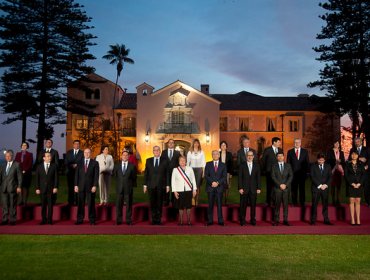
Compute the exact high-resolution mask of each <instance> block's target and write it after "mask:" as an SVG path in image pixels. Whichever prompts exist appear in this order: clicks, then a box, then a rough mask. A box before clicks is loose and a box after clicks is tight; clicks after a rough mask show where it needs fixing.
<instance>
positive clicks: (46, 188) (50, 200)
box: [36, 163, 59, 223]
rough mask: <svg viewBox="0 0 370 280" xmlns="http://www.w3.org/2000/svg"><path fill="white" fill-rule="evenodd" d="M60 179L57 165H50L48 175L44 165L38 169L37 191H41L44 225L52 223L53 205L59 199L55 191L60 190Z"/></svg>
mask: <svg viewBox="0 0 370 280" xmlns="http://www.w3.org/2000/svg"><path fill="white" fill-rule="evenodd" d="M58 179H59V178H58V169H57V166H56V164H55V163H51V164H50V165H49V169H48V173H46V170H45V165H44V163H41V164H40V165H39V166H38V167H37V168H36V189H37V190H40V198H41V216H42V222H43V223H46V221H47V222H48V223H52V219H53V205H54V204H55V202H56V199H57V194H54V193H53V189H54V188H58V185H59V181H58ZM46 212H47V218H46Z"/></svg>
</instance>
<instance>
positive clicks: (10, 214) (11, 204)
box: [0, 150, 22, 225]
mask: <svg viewBox="0 0 370 280" xmlns="http://www.w3.org/2000/svg"><path fill="white" fill-rule="evenodd" d="M13 158H14V152H13V151H12V150H8V151H6V153H5V161H6V162H5V164H4V165H3V166H2V167H1V170H0V186H1V187H0V190H1V203H2V205H3V217H2V222H1V225H6V224H8V222H10V225H15V222H16V220H17V196H18V194H20V193H21V185H22V171H21V168H20V166H19V163H18V162H16V161H14V160H13Z"/></svg>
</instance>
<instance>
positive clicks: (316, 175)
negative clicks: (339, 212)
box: [310, 163, 331, 223]
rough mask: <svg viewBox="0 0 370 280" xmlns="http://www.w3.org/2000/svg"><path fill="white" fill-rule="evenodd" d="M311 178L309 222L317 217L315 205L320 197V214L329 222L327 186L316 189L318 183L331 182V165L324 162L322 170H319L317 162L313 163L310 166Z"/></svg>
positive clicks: (328, 183) (326, 183)
mask: <svg viewBox="0 0 370 280" xmlns="http://www.w3.org/2000/svg"><path fill="white" fill-rule="evenodd" d="M310 173H311V180H312V187H311V189H312V208H311V223H315V222H316V218H317V205H318V203H319V200H320V197H321V201H322V215H323V216H324V221H325V222H329V216H328V204H329V201H328V200H329V188H326V189H325V190H322V189H318V188H317V187H318V186H319V185H324V184H325V185H328V187H329V186H330V182H331V167H330V165H329V164H328V163H324V166H323V170H322V171H321V170H320V167H319V164H318V163H314V164H312V166H311V171H310Z"/></svg>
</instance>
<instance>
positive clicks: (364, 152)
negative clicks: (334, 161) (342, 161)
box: [348, 146, 370, 206]
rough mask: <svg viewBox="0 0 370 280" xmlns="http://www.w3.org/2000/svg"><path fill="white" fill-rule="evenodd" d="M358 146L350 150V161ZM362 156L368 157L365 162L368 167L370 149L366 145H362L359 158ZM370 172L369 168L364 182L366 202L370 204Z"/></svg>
mask: <svg viewBox="0 0 370 280" xmlns="http://www.w3.org/2000/svg"><path fill="white" fill-rule="evenodd" d="M357 149H358V148H357V147H353V148H352V149H351V150H350V152H349V155H350V156H349V158H348V161H350V160H351V159H350V157H351V153H352V151H353V150H356V151H357ZM360 157H364V158H365V159H366V162H364V163H363V164H364V167H366V166H367V165H368V164H369V158H370V151H369V149H368V147H365V146H362V147H361V151H360V154H359V158H360ZM369 173H370V170H369V168H368V169H367V172H365V174H364V176H365V183H364V185H363V186H364V198H365V201H366V204H367V205H369V206H370V184H369V175H370V174H369Z"/></svg>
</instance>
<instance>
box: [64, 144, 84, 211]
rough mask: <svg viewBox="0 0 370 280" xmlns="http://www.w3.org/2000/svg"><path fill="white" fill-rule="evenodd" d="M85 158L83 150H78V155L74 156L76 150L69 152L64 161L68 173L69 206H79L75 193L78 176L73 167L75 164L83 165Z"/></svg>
mask: <svg viewBox="0 0 370 280" xmlns="http://www.w3.org/2000/svg"><path fill="white" fill-rule="evenodd" d="M83 158H84V153H83V151H81V150H78V152H77V154H76V155H75V154H74V149H71V150H69V151H68V152H67V153H66V158H65V160H64V163H65V166H66V171H67V172H66V173H67V184H68V204H69V205H77V202H78V195H77V194H76V193H75V192H74V186H75V184H74V182H75V176H76V169H77V167H76V168H74V167H73V165H74V164H77V166H78V165H79V164H81V162H82V160H83Z"/></svg>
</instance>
